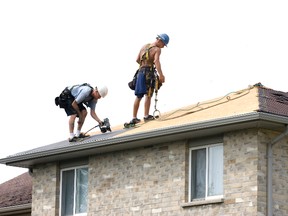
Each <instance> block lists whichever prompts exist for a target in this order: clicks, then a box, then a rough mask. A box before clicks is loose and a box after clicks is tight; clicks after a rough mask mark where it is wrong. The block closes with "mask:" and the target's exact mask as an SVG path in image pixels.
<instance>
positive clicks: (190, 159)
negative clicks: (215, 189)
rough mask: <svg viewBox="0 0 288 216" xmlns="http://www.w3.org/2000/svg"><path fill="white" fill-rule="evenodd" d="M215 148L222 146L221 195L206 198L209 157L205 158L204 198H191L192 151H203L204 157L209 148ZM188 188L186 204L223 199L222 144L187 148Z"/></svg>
mask: <svg viewBox="0 0 288 216" xmlns="http://www.w3.org/2000/svg"><path fill="white" fill-rule="evenodd" d="M216 146H222V150H223V152H222V163H223V166H222V168H223V170H222V172H223V175H222V189H223V191H222V194H221V195H214V196H208V189H209V187H208V179H209V174H208V173H209V167H208V166H209V156H208V157H206V166H205V196H204V197H203V198H197V199H195V198H194V199H193V198H192V183H193V182H192V151H195V150H200V149H205V152H206V153H205V155H206V156H207V152H209V148H211V147H216ZM188 176H189V187H188V202H198V201H206V200H208V201H209V200H217V199H222V198H223V197H224V145H223V143H222V142H217V143H214V144H206V145H199V146H195V147H189V175H188Z"/></svg>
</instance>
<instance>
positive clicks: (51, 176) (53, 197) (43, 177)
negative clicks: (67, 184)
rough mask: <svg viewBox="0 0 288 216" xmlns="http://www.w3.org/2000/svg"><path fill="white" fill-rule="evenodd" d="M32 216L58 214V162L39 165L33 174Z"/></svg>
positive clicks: (54, 215)
mask: <svg viewBox="0 0 288 216" xmlns="http://www.w3.org/2000/svg"><path fill="white" fill-rule="evenodd" d="M32 177H33V178H32V179H33V187H32V214H31V216H58V215H59V214H58V212H59V204H58V203H59V202H58V198H59V168H58V165H57V164H56V163H51V164H46V165H42V166H37V167H35V168H34V169H33V174H32Z"/></svg>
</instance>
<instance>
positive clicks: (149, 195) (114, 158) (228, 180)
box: [32, 129, 288, 216]
mask: <svg viewBox="0 0 288 216" xmlns="http://www.w3.org/2000/svg"><path fill="white" fill-rule="evenodd" d="M277 135H278V134H275V133H271V132H270V131H266V130H259V131H258V130H254V129H251V130H241V131H236V132H231V133H227V134H225V136H224V140H223V143H224V167H225V168H224V169H225V170H224V202H222V203H215V204H207V205H199V206H188V207H187V206H186V207H183V204H185V202H186V200H187V195H188V194H187V187H188V175H187V167H188V162H189V161H188V159H189V158H188V154H187V152H188V147H187V144H186V142H184V141H179V142H173V143H164V144H159V145H156V146H151V147H146V148H139V149H133V150H126V151H121V152H114V153H107V154H101V155H95V156H91V157H90V158H89V195H88V199H89V202H88V211H89V213H88V215H89V216H94V215H95V216H96V215H97V216H98V215H109V216H113V215H115V216H118V215H120V216H121V215H155V216H156V215H157V216H160V215H165V216H166V215H168V216H173V215H181V216H182V215H184V216H185V215H187V216H188V215H205V216H207V215H208V216H209V215H211V216H217V215H219V216H220V215H221V216H239V215H243V216H244V215H245V216H246V215H249V216H250V215H255V216H256V215H257V216H262V215H263V216H264V215H266V211H267V206H266V205H267V204H266V203H267V198H266V197H267V194H266V190H267V186H266V184H267V182H266V181H267V174H266V171H267V158H266V154H267V152H266V151H267V148H266V147H267V143H268V142H269V141H271V140H272V139H273V138H274V137H275V136H277ZM273 153H274V155H273V157H274V163H273V168H274V172H273V191H274V195H273V197H274V208H275V210H274V212H273V213H274V215H288V213H287V212H288V211H287V206H288V201H287V197H288V191H287V190H288V189H287V188H288V174H287V167H288V145H287V139H285V140H282V141H281V142H279V143H277V144H275V145H274V146H273ZM57 170H58V167H57V165H56V164H49V165H46V166H45V167H44V166H43V167H38V168H37V169H35V171H34V173H33V205H32V215H33V216H38V215H39V216H40V215H41V216H45V215H47V216H48V215H49V216H54V215H58V197H57V196H56V194H57V195H58V196H59V190H58V189H59V177H58V174H57V173H58V172H57ZM185 171H186V172H185ZM186 204H187V203H186Z"/></svg>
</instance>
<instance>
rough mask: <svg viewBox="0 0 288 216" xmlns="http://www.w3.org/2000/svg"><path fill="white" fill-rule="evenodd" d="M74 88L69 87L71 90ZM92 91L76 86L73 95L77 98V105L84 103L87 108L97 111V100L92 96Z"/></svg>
mask: <svg viewBox="0 0 288 216" xmlns="http://www.w3.org/2000/svg"><path fill="white" fill-rule="evenodd" d="M71 88H72V86H70V87H68V89H70V90H71ZM91 92H92V89H91V88H90V87H89V86H87V85H85V86H83V85H75V86H74V87H73V88H72V90H71V94H72V96H73V97H74V98H75V100H76V102H77V104H80V103H84V104H85V105H86V106H87V107H90V108H91V109H93V110H95V108H96V103H97V100H96V99H94V98H93V97H92V96H91Z"/></svg>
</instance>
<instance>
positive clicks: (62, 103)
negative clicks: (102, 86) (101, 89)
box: [55, 83, 93, 108]
mask: <svg viewBox="0 0 288 216" xmlns="http://www.w3.org/2000/svg"><path fill="white" fill-rule="evenodd" d="M75 86H88V87H90V88H91V93H90V95H91V94H92V92H93V87H92V86H90V85H89V84H88V83H83V84H81V85H74V86H72V87H71V88H70V89H69V88H68V87H66V88H65V89H64V90H63V91H62V92H61V94H60V95H59V97H56V98H55V105H56V106H59V107H60V108H66V107H67V105H68V104H69V103H70V102H72V101H73V100H74V97H73V96H72V94H71V92H72V89H73V88H74V87H75Z"/></svg>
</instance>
